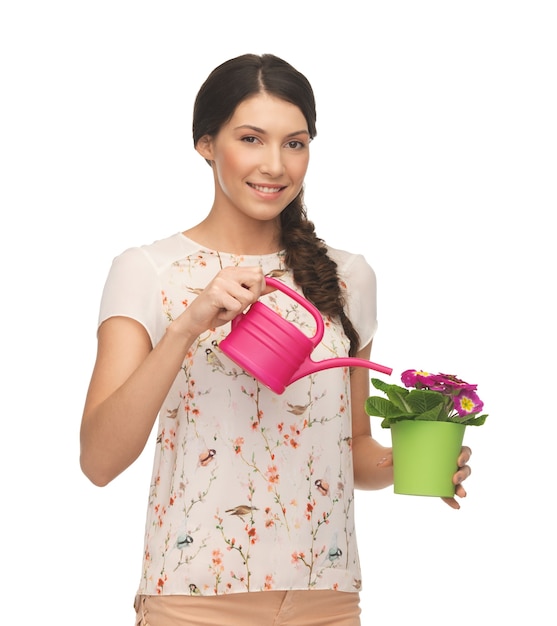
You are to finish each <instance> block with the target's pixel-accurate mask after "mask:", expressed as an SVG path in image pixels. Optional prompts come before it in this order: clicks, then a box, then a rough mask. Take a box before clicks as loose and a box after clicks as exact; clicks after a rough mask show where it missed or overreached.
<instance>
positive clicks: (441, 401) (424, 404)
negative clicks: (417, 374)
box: [406, 389, 445, 415]
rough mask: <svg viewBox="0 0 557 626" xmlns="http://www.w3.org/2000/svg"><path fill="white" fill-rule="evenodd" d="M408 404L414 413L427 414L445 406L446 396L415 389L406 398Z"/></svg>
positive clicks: (427, 390)
mask: <svg viewBox="0 0 557 626" xmlns="http://www.w3.org/2000/svg"><path fill="white" fill-rule="evenodd" d="M406 402H407V404H408V406H409V407H410V410H411V411H412V412H413V413H417V414H419V415H421V414H423V413H427V412H428V411H430V410H431V409H434V408H436V407H443V406H444V405H445V396H444V395H443V394H441V393H439V392H438V391H430V390H429V389H413V390H412V391H411V392H410V393H409V394H408V396H407V397H406Z"/></svg>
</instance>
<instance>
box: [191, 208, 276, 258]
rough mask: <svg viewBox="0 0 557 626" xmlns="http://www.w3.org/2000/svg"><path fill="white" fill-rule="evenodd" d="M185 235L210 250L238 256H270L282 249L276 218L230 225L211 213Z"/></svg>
mask: <svg viewBox="0 0 557 626" xmlns="http://www.w3.org/2000/svg"><path fill="white" fill-rule="evenodd" d="M184 235H185V236H186V237H189V238H190V239H193V240H194V241H196V242H197V243H200V244H202V245H204V246H207V247H208V248H211V249H212V250H219V251H221V252H230V253H232V254H237V255H259V254H272V253H274V252H278V251H279V250H280V249H281V241H280V222H279V218H277V219H276V220H270V221H268V222H260V221H248V222H246V221H243V220H238V221H235V222H234V223H232V224H231V223H229V222H228V221H224V220H220V219H217V218H216V217H214V216H212V214H211V213H210V214H209V215H208V216H207V217H206V218H205V219H204V220H203V221H202V222H200V223H199V224H197V225H196V226H194V227H193V228H190V229H189V230H186V231H184Z"/></svg>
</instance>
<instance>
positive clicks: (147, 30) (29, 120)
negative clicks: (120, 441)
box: [0, 0, 557, 626]
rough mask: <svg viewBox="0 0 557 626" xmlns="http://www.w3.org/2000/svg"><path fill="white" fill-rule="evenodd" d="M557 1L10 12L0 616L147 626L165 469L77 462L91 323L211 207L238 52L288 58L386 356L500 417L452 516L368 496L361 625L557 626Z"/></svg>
mask: <svg viewBox="0 0 557 626" xmlns="http://www.w3.org/2000/svg"><path fill="white" fill-rule="evenodd" d="M553 4H554V3H552V2H540V1H536V0H529V1H528V2H516V1H513V0H507V1H505V2H502V1H501V2H495V1H492V0H482V1H474V0H472V1H468V2H454V1H452V0H442V1H441V0H440V1H437V2H433V1H423V2H422V1H418V0H412V1H388V2H372V3H363V2H360V1H359V0H358V1H353V0H346V1H344V2H342V3H333V2H328V1H321V2H310V1H306V2H304V1H299V0H298V1H296V2H294V1H290V0H283V1H282V2H280V3H262V2H250V1H242V0H239V1H237V2H186V1H185V0H184V1H180V2H177V1H172V2H165V1H160V2H145V1H137V0H136V1H133V2H132V1H122V0H111V1H110V2H108V1H105V0H97V1H96V2H80V1H77V0H73V1H67V2H63V1H60V0H51V1H50V2H39V1H36V2H26V1H25V0H19V1H15V0H14V1H13V2H4V3H3V4H2V8H1V9H0V64H1V66H0V90H1V97H0V107H1V114H0V194H1V196H0V202H1V209H2V221H3V224H4V226H3V229H2V232H3V236H2V246H1V254H2V259H1V260H2V266H1V267H2V284H3V285H4V287H3V291H2V299H3V304H2V307H1V315H2V330H3V341H2V349H1V359H2V400H1V402H2V408H3V410H2V415H1V423H2V434H1V439H0V441H1V451H0V452H1V456H0V463H1V464H2V465H1V474H2V479H3V480H2V486H3V488H2V492H1V507H2V509H1V519H2V529H3V531H2V539H3V541H2V547H1V549H0V561H1V563H2V566H1V568H0V572H1V576H2V580H1V583H0V584H1V585H2V592H1V593H2V597H3V598H4V603H5V605H4V611H6V610H7V609H8V608H15V609H16V613H15V614H12V615H13V617H12V618H11V623H19V624H39V623H68V624H80V626H89V625H91V626H93V625H97V624H106V625H108V626H113V625H114V626H120V625H125V624H130V625H131V624H132V623H133V615H132V610H131V604H132V601H133V596H134V593H135V588H136V585H137V583H138V580H139V573H140V559H141V549H142V536H143V521H144V513H145V504H146V495H147V486H148V482H149V475H150V467H151V449H148V450H146V451H145V454H144V455H143V457H142V458H141V459H140V460H139V461H138V462H137V463H136V464H135V465H134V466H133V467H132V468H130V469H129V470H128V471H127V472H126V473H124V474H123V475H121V476H120V477H118V479H116V480H115V481H114V482H113V483H112V484H110V485H109V486H108V487H106V488H104V489H98V488H96V487H94V486H92V485H91V484H90V483H89V482H88V481H87V480H86V479H85V478H84V477H83V475H82V474H81V473H80V469H79V465H78V454H79V446H78V431H79V422H80V418H81V410H82V406H83V401H84V396H85V392H86V388H87V384H88V379H89V375H90V372H91V368H92V365H93V359H94V354H95V347H96V346H95V329H96V316H97V311H98V304H99V299H100V295H101V289H102V286H103V283H104V280H105V277H106V274H107V272H108V269H109V266H110V262H111V260H112V258H113V257H114V256H115V255H116V254H119V253H120V252H121V251H122V250H123V249H125V248H127V247H129V246H132V245H137V244H142V243H150V242H151V241H153V240H155V239H159V238H161V237H165V236H167V235H169V234H172V233H174V232H176V231H178V230H183V229H185V228H187V227H189V226H192V225H193V224H195V223H196V222H197V221H199V220H200V219H201V218H202V217H203V216H204V215H205V213H206V212H207V210H208V208H209V204H210V201H211V197H212V184H211V176H210V171H209V168H208V167H207V166H206V164H205V163H204V162H203V161H202V159H201V158H200V157H199V156H198V155H197V154H196V153H195V152H194V150H193V147H192V141H191V132H190V131H191V110H192V105H193V99H194V97H195V93H196V92H197V89H198V88H199V86H200V84H201V82H202V81H203V80H204V79H205V77H206V76H207V74H208V73H209V72H210V71H211V70H212V69H213V67H214V66H216V65H217V64H219V63H220V62H222V61H224V60H226V59H228V58H230V57H232V56H236V55H238V54H242V53H245V52H257V53H261V52H272V53H275V54H278V55H279V56H282V57H284V58H286V59H287V60H288V61H290V62H291V63H292V64H293V65H295V66H296V67H297V68H298V69H299V70H301V71H302V72H303V73H305V74H306V75H307V77H308V78H309V79H310V81H311V82H312V84H313V86H314V90H315V93H316V97H317V104H318V136H317V139H316V140H315V142H314V143H313V144H312V163H311V165H310V173H309V175H308V177H307V185H306V189H307V192H306V200H307V205H308V211H309V216H310V218H311V219H312V220H314V222H315V223H316V225H317V230H318V233H319V235H320V236H321V237H323V238H324V239H325V240H327V241H328V242H329V243H330V244H331V245H333V246H335V247H341V248H347V249H349V250H352V251H355V252H362V253H363V254H365V256H366V257H367V259H368V261H369V262H370V263H371V265H372V266H373V267H374V268H375V270H376V273H377V276H378V295H379V323H380V327H379V332H378V335H377V337H376V340H375V343H374V352H373V357H372V358H373V360H375V361H378V362H381V363H385V364H388V365H391V366H392V367H394V368H395V376H397V375H398V374H399V373H400V372H401V371H402V370H404V369H407V368H423V369H426V370H430V371H445V372H451V373H455V374H457V375H459V376H461V377H462V378H464V379H465V380H468V381H469V382H476V383H478V385H479V392H480V396H481V397H482V398H483V400H484V401H485V404H486V409H487V411H488V412H489V414H490V417H489V419H488V421H487V423H486V425H485V426H482V427H481V428H476V429H473V428H469V429H468V430H467V432H466V436H465V442H466V443H468V444H469V445H470V446H471V447H472V448H473V451H474V456H473V463H472V467H473V475H472V477H471V478H470V479H469V480H468V481H467V485H466V486H467V488H468V491H469V496H468V498H467V499H466V500H464V501H463V503H462V504H463V506H462V509H461V510H460V511H453V510H451V509H449V508H448V507H447V506H445V505H444V504H443V503H442V502H441V501H440V500H438V499H431V498H413V497H407V496H398V495H394V494H393V493H392V490H390V489H388V490H385V491H383V492H380V493H363V492H359V494H358V497H359V500H357V516H358V524H359V526H358V529H359V530H358V536H359V542H360V550H361V559H362V566H363V574H364V592H363V594H362V606H363V618H362V623H363V624H364V626H368V625H370V624H381V625H382V626H388V625H399V624H403V623H409V622H411V623H413V624H418V625H421V624H428V625H429V626H437V625H439V626H441V625H444V624H448V623H450V624H452V625H453V626H460V625H465V624H471V623H475V624H480V625H483V624H489V623H498V624H505V623H511V622H512V623H532V624H533V623H536V624H540V625H545V624H551V623H554V621H553V620H554V619H555V614H554V608H553V603H552V597H553V595H554V591H555V578H554V574H553V572H554V563H555V559H556V558H557V553H556V542H555V537H554V531H555V527H556V522H557V519H556V515H555V513H554V506H553V505H552V501H553V499H554V498H553V495H554V494H553V486H554V476H553V471H554V466H555V464H554V462H553V460H552V458H551V456H550V455H551V454H552V453H553V452H554V436H555V433H556V429H555V419H556V409H555V386H554V378H555V376H554V367H555V365H554V363H555V357H554V350H555V313H556V311H555V304H554V293H553V292H554V290H555V252H554V250H555V227H554V225H553V224H554V223H553V218H554V214H555V209H556V208H557V194H556V171H557V170H556V166H557V152H556V146H557V124H556V118H557V116H556V114H555V112H556V111H557V93H556V76H557V75H556V69H557V68H556V65H557V63H556V59H557V46H556V37H555V32H556V27H557V23H556V19H555V15H554V13H553V12H552V6H553ZM363 7H366V9H365V13H363ZM372 419H373V420H374V421H373V425H374V428H375V433H376V436H377V437H378V438H379V439H380V440H382V441H384V442H385V443H388V431H382V430H381V429H380V427H379V420H378V419H377V418H372ZM550 602H551V605H550Z"/></svg>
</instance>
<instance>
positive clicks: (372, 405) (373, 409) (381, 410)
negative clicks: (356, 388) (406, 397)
mask: <svg viewBox="0 0 557 626" xmlns="http://www.w3.org/2000/svg"><path fill="white" fill-rule="evenodd" d="M365 410H366V413H367V414H368V415H373V416H375V417H389V418H390V417H400V416H402V415H408V413H407V412H406V411H404V410H403V409H400V408H399V407H398V406H396V405H395V404H393V403H392V402H391V401H390V400H387V399H386V398H382V397H381V396H372V397H370V398H367V400H366V404H365Z"/></svg>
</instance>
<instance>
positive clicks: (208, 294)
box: [172, 266, 274, 337]
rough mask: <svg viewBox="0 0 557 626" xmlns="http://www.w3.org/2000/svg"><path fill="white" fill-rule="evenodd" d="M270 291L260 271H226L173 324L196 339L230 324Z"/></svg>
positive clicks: (247, 268)
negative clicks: (210, 330)
mask: <svg viewBox="0 0 557 626" xmlns="http://www.w3.org/2000/svg"><path fill="white" fill-rule="evenodd" d="M273 290H274V288H273V287H268V286H267V284H266V282H265V276H264V275H263V271H262V269H261V268H260V267H255V266H249V267H226V268H224V269H223V270H221V271H220V272H219V273H218V274H217V275H216V276H215V277H214V278H213V280H212V281H211V282H210V283H209V284H208V285H207V287H205V289H203V291H201V292H200V293H199V294H198V296H197V297H196V298H195V299H194V300H193V301H192V302H191V304H190V305H189V306H188V307H187V308H186V310H185V311H184V313H182V315H180V316H179V317H178V318H177V319H176V320H175V321H174V322H173V324H172V325H173V326H174V328H173V330H174V331H178V332H183V333H185V334H187V335H190V336H191V335H192V334H193V335H194V336H195V337H197V336H199V335H201V334H202V333H203V332H205V331H206V330H208V329H210V328H216V327H217V326H222V325H223V324H226V323H227V322H230V321H231V320H232V319H234V318H235V317H236V316H237V315H238V314H240V313H241V312H242V311H243V310H244V309H246V308H247V307H248V306H249V305H250V304H253V303H254V302H255V301H256V300H258V299H259V297H260V296H261V295H263V294H265V293H269V292H271V291H273Z"/></svg>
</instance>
